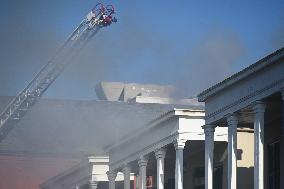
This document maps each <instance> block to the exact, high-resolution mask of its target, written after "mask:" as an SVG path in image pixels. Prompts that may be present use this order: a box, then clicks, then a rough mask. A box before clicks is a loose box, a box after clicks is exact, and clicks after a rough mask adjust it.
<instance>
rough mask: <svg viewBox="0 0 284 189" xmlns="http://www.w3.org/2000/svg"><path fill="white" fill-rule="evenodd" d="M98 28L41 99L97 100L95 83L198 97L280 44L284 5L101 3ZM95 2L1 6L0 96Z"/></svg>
mask: <svg viewBox="0 0 284 189" xmlns="http://www.w3.org/2000/svg"><path fill="white" fill-rule="evenodd" d="M104 2H105V3H112V4H113V5H114V6H115V7H116V10H117V14H116V17H117V18H118V22H117V23H116V24H113V25H112V26H110V27H108V28H105V29H104V30H102V31H101V32H100V33H99V34H98V35H97V36H95V38H94V39H93V40H92V41H91V42H90V44H89V45H88V46H87V47H86V49H84V51H83V52H81V55H80V56H79V57H78V58H77V59H76V60H74V62H72V64H71V65H69V66H68V67H67V69H66V70H65V71H64V73H63V74H62V75H61V76H60V77H59V78H58V79H57V80H56V81H55V82H54V84H53V85H52V86H51V87H50V88H49V90H48V91H47V92H46V94H45V95H44V97H48V98H68V99H95V98H96V97H95V91H94V87H95V85H96V83H98V82H99V81H122V82H137V83H157V84H172V85H175V86H177V87H178V88H179V89H180V90H179V95H180V96H184V97H188V96H192V95H196V94H197V93H199V92H201V91H202V90H204V89H206V88H208V87H209V86H211V85H213V84H215V83H216V82H219V81H221V80H223V79H225V78H226V77H228V76H229V75H231V74H233V73H235V72H237V71H239V70H241V69H243V68H245V67H246V66H248V65H250V64H252V63H254V62H255V61H257V60H259V59H261V58H262V57H264V56H266V55H268V54H270V53H272V52H273V51H275V50H277V49H279V48H281V47H283V46H284V11H283V10H284V0H275V1H261V0H260V1H183V0H180V1H166V0H165V1H158V0H156V1H150V0H145V1H126V0H124V1H122V0H121V1H104ZM96 3H97V1H94V0H61V1H55V0H49V1H46V0H45V1H43V0H26V1H20V0H18V1H17V0H1V1H0V14H1V15H0V24H1V31H0V41H1V44H0V86H1V90H0V95H15V94H17V92H19V90H21V89H22V88H24V86H25V85H26V84H27V83H28V81H29V80H31V79H32V78H33V76H34V75H35V74H36V72H37V71H38V70H39V69H40V68H41V67H42V66H43V65H44V64H45V63H46V62H47V61H48V59H49V58H50V57H51V56H52V55H53V54H54V53H55V52H56V49H58V48H59V46H60V44H61V43H62V42H63V41H64V39H65V38H66V37H67V36H68V35H69V34H70V33H71V31H72V30H73V29H74V28H75V27H76V25H77V24H78V23H79V22H80V21H81V20H82V19H83V18H84V16H85V15H86V14H87V13H88V12H89V10H90V9H91V8H92V7H93V6H94V5H95V4H96Z"/></svg>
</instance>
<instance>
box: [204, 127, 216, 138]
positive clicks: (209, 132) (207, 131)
mask: <svg viewBox="0 0 284 189" xmlns="http://www.w3.org/2000/svg"><path fill="white" fill-rule="evenodd" d="M215 128H216V125H210V124H206V125H203V126H202V129H203V130H204V133H205V136H210V135H213V134H214V132H215Z"/></svg>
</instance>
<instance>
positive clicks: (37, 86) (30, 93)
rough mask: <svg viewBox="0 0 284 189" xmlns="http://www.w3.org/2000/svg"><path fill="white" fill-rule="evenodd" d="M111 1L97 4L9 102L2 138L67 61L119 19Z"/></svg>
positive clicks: (2, 122)
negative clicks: (114, 15)
mask: <svg viewBox="0 0 284 189" xmlns="http://www.w3.org/2000/svg"><path fill="white" fill-rule="evenodd" d="M113 13H114V8H113V6H112V5H108V6H104V5H102V4H101V3H99V4H97V5H96V6H95V7H94V8H93V9H92V11H91V12H90V13H89V14H88V15H87V16H86V18H85V19H83V20H82V22H81V23H80V24H79V26H78V27H77V28H76V29H75V30H74V31H73V32H72V34H71V35H70V36H69V37H68V38H67V40H66V41H65V43H64V44H63V45H62V46H61V48H60V49H59V50H58V51H57V53H56V54H55V56H54V57H53V58H52V59H51V60H50V61H49V62H48V63H47V64H46V65H45V66H44V67H42V68H41V70H40V71H39V72H38V74H37V75H36V76H35V77H34V79H33V80H32V81H31V82H30V83H29V84H28V85H27V86H26V87H25V88H24V89H23V90H22V91H21V92H20V93H19V94H18V95H17V96H16V97H15V98H14V99H13V100H12V101H11V102H10V103H9V104H8V105H7V106H6V108H5V109H4V111H3V112H2V113H1V115H0V142H1V141H2V140H3V139H4V138H5V137H6V136H7V135H8V133H9V131H11V130H12V129H13V128H14V127H15V125H16V123H17V122H19V121H20V120H21V118H22V117H23V116H24V115H25V114H26V113H27V112H28V110H30V109H31V108H32V106H33V105H34V104H35V103H36V101H37V100H38V99H39V98H40V97H41V96H42V95H43V93H44V92H45V91H46V90H47V89H48V87H49V86H50V85H51V84H52V83H53V82H54V81H55V79H56V78H57V77H58V76H59V75H60V74H61V72H62V71H63V70H64V68H65V67H66V65H67V64H68V63H69V62H70V60H72V58H74V56H76V54H77V53H78V52H79V51H80V50H81V49H82V48H83V47H84V46H85V45H86V43H87V42H88V41H90V39H91V38H92V37H93V36H94V35H95V34H96V33H97V32H98V31H99V30H100V29H101V28H103V27H106V26H109V25H110V24H112V23H113V22H116V18H114V17H112V14H113Z"/></svg>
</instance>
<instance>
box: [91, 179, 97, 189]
mask: <svg viewBox="0 0 284 189" xmlns="http://www.w3.org/2000/svg"><path fill="white" fill-rule="evenodd" d="M97 187H98V183H97V182H96V181H92V180H91V181H89V188H90V189H97Z"/></svg>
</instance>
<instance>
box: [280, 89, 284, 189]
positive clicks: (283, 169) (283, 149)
mask: <svg viewBox="0 0 284 189" xmlns="http://www.w3.org/2000/svg"><path fill="white" fill-rule="evenodd" d="M281 96H282V124H281V125H282V132H281V139H280V154H281V156H280V159H281V160H283V159H284V88H283V89H282V91H281ZM281 176H282V178H283V177H284V162H283V161H280V178H281ZM280 188H284V179H280Z"/></svg>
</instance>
